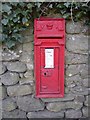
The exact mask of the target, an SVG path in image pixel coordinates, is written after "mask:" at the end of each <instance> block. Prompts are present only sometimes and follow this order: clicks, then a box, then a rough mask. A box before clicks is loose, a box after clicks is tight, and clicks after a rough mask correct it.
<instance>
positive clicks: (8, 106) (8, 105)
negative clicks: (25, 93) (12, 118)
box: [2, 98, 17, 111]
mask: <svg viewBox="0 0 90 120" xmlns="http://www.w3.org/2000/svg"><path fill="white" fill-rule="evenodd" d="M16 107H17V105H16V103H15V102H14V101H13V100H12V99H10V98H8V99H4V100H3V101H2V109H3V110H4V111H12V110H14V109H15V108H16Z"/></svg>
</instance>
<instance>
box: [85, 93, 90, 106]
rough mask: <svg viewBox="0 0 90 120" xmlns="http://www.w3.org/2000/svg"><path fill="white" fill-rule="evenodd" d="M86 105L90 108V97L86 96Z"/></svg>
mask: <svg viewBox="0 0 90 120" xmlns="http://www.w3.org/2000/svg"><path fill="white" fill-rule="evenodd" d="M84 105H85V106H87V107H88V106H90V95H88V96H86V100H85V102H84Z"/></svg>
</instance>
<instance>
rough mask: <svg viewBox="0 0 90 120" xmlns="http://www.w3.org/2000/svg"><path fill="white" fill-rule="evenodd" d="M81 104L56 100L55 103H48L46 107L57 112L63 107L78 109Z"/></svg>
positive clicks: (63, 108)
mask: <svg viewBox="0 0 90 120" xmlns="http://www.w3.org/2000/svg"><path fill="white" fill-rule="evenodd" d="M82 106H83V104H82V103H80V102H76V101H71V102H56V103H48V104H47V109H48V110H50V111H54V112H58V111H61V110H65V109H76V110H78V109H80V108H81V107H82Z"/></svg>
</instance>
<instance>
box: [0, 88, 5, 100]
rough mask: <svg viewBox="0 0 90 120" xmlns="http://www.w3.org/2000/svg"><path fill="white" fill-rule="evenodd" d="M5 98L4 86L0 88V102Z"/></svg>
mask: <svg viewBox="0 0 90 120" xmlns="http://www.w3.org/2000/svg"><path fill="white" fill-rule="evenodd" d="M6 97H7V93H6V88H5V87H4V86H0V100H1V99H4V98H6Z"/></svg>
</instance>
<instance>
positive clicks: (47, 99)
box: [41, 94, 74, 102]
mask: <svg viewBox="0 0 90 120" xmlns="http://www.w3.org/2000/svg"><path fill="white" fill-rule="evenodd" d="M41 100H42V101H43V102H59V101H71V100H74V95H73V94H65V96H64V98H42V99H41Z"/></svg>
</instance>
